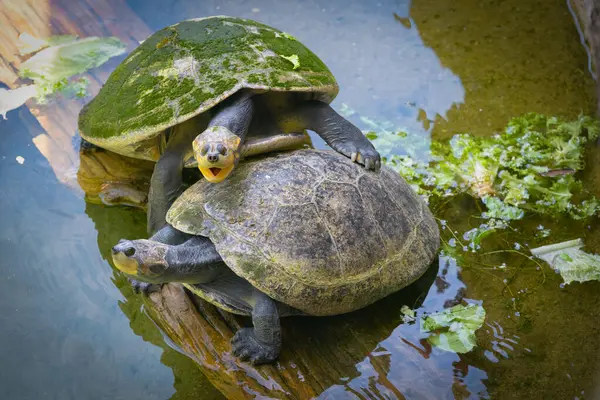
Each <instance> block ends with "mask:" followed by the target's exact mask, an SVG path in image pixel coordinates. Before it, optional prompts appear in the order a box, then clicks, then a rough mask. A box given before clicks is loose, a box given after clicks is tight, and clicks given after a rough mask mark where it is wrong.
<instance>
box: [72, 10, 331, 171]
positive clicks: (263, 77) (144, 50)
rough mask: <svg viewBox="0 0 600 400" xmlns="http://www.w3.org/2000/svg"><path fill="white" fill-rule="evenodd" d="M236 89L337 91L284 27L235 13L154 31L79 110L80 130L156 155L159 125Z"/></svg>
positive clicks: (313, 95) (113, 146)
mask: <svg viewBox="0 0 600 400" xmlns="http://www.w3.org/2000/svg"><path fill="white" fill-rule="evenodd" d="M244 88H246V89H251V90H256V91H258V92H265V91H267V92H268V91H272V92H288V93H295V94H299V97H300V98H302V99H317V100H320V101H323V102H326V103H330V102H331V101H332V100H333V99H334V98H335V96H336V95H337V93H338V90H339V89H338V85H337V82H336V80H335V78H334V76H333V75H332V74H331V72H330V71H329V69H328V68H327V66H326V65H325V64H324V63H323V62H322V61H321V60H320V59H319V58H318V57H317V56H316V55H315V54H314V53H313V52H312V51H310V50H309V49H308V48H307V47H306V46H304V45H303V44H302V43H300V42H299V41H298V40H296V39H295V38H293V37H292V36H290V35H289V34H286V33H284V32H282V31H279V30H277V29H275V28H271V27H269V26H267V25H264V24H261V23H258V22H255V21H251V20H247V19H242V18H233V17H227V16H215V17H208V18H198V19H190V20H186V21H182V22H179V23H177V24H175V25H171V26H169V27H166V28H164V29H161V30H159V31H158V32H156V33H154V34H153V35H151V36H150V37H149V38H148V39H146V40H145V41H144V42H143V43H142V44H141V45H140V46H138V47H137V48H136V49H135V50H134V51H133V52H131V54H129V56H128V57H127V58H126V59H125V60H123V62H121V64H119V66H117V68H116V69H115V70H114V71H113V73H112V74H111V75H110V77H109V78H108V80H107V81H106V83H105V84H104V86H103V87H102V89H101V90H100V92H99V93H98V95H97V96H96V97H95V98H94V99H92V100H91V101H90V102H89V103H88V104H87V105H86V106H85V107H84V108H83V109H82V111H81V113H80V116H79V130H80V134H81V136H82V137H83V138H84V139H86V140H87V141H89V142H91V143H93V144H96V145H97V146H100V147H103V148H106V149H109V150H112V151H114V152H116V153H119V154H122V155H125V156H130V157H135V158H141V159H148V160H154V161H156V160H158V158H159V157H160V154H161V153H162V150H163V149H164V145H165V135H163V134H162V132H163V131H164V130H165V129H167V128H170V127H172V126H175V125H177V124H179V123H181V122H183V121H186V120H188V119H190V118H192V117H194V116H197V115H200V114H203V113H204V112H205V111H207V110H209V109H210V108H211V107H213V106H215V105H216V104H218V103H219V102H221V101H223V100H224V99H226V98H228V97H229V96H231V95H232V94H234V93H235V92H237V91H238V90H240V89H244ZM207 122H208V120H207ZM198 133H201V132H198Z"/></svg>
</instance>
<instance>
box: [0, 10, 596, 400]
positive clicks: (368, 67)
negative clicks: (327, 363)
mask: <svg viewBox="0 0 600 400" xmlns="http://www.w3.org/2000/svg"><path fill="white" fill-rule="evenodd" d="M108 3H109V4H111V6H112V7H114V8H115V9H116V11H117V12H115V13H113V14H111V17H110V18H108V17H103V15H107V13H104V14H102V13H100V14H94V11H93V10H92V11H90V15H91V16H93V18H92V17H90V18H91V19H90V21H92V22H90V23H95V24H100V27H101V29H100V32H101V33H102V32H104V33H103V34H104V35H108V34H109V33H110V32H111V30H110V29H109V28H111V27H114V26H118V25H119V24H123V25H126V24H128V23H129V22H130V21H127V20H122V19H123V18H124V17H121V15H129V14H128V13H125V12H124V10H128V12H130V13H131V12H132V13H135V14H137V15H138V16H139V18H140V19H141V21H142V22H143V24H145V25H146V26H147V28H148V32H152V31H154V30H156V29H159V28H162V27H164V26H165V25H168V24H171V23H175V22H178V21H179V20H182V19H185V18H191V17H202V16H207V15H215V14H225V15H233V16H240V17H246V18H252V19H256V20H258V21H260V22H264V23H267V24H269V25H273V26H275V27H278V28H280V29H283V30H285V31H287V32H289V33H291V34H293V35H294V36H296V37H297V38H298V39H299V40H301V41H302V42H304V43H305V44H306V45H307V46H308V47H310V48H311V49H312V50H313V51H315V53H317V54H318V55H319V56H320V57H321V58H322V59H323V60H324V61H325V62H326V63H327V65H329V66H330V68H331V70H332V72H333V73H334V74H335V76H336V77H337V79H338V81H339V83H340V87H341V90H340V94H339V96H338V98H337V99H336V100H335V102H334V103H333V106H334V107H336V108H337V109H342V106H343V105H344V104H346V105H348V106H349V107H351V108H353V109H355V110H357V111H358V113H359V114H360V116H364V117H368V118H371V119H376V120H386V121H390V122H391V123H392V124H394V125H396V126H398V127H403V128H405V129H408V130H410V131H412V132H417V133H420V134H422V135H423V136H425V137H433V138H434V139H443V138H448V137H450V136H451V135H452V134H454V133H458V132H464V131H467V132H472V133H474V134H477V135H489V134H492V133H493V132H494V131H496V130H499V129H501V128H502V127H503V126H504V125H505V123H506V122H507V120H508V119H509V118H510V117H511V116H515V115H518V114H520V113H523V112H528V111H536V112H542V113H547V114H551V115H563V116H567V117H574V116H576V115H578V114H579V113H580V112H585V113H592V112H593V110H594V109H595V105H594V102H595V99H594V86H593V85H594V82H593V80H592V77H591V75H590V73H589V71H588V70H587V56H586V54H585V51H584V49H583V47H582V46H581V45H580V44H579V37H578V35H577V31H576V29H575V26H574V25H573V22H572V19H571V15H570V14H569V11H568V8H567V6H566V4H565V3H564V2H563V1H550V2H548V1H542V0H529V1H522V0H507V1H503V2H497V1H491V0H488V1H475V0H459V1H449V0H442V1H436V2H426V1H422V0H416V1H413V2H412V3H410V2H408V1H390V0H387V1H380V2H360V1H349V2H348V1H341V0H334V1H325V0H322V1H316V0H313V1H297V2H292V1H285V2H282V1H275V0H272V1H268V0H256V1H216V0H215V1H206V2H197V1H188V0H179V1H175V0H168V1H154V0H152V1H147V0H145V1H141V0H139V1H138V0H129V1H127V2H122V1H116V0H115V1H110V2H108ZM96 6H97V5H96ZM119 7H121V8H119ZM65 8H68V2H64V1H63V2H62V3H60V2H51V3H49V13H50V15H58V14H60V13H64V9H65ZM119 10H120V11H123V12H122V13H121V12H119ZM9 11H10V10H9V8H8V5H5V4H3V5H0V12H7V13H8V12H9ZM80 18H83V17H81V16H80ZM119 18H121V19H119ZM102 24H105V27H102ZM0 29H4V28H0ZM53 29H55V30H56V29H58V28H57V27H56V26H55V27H53ZM52 33H55V34H58V33H61V32H58V31H56V32H52ZM122 39H125V38H122ZM123 57H124V56H123ZM123 57H119V58H118V59H115V60H111V61H110V62H109V63H107V64H106V65H105V66H103V67H102V68H100V69H99V70H98V71H96V76H98V77H104V78H106V76H107V73H108V72H110V71H111V70H112V69H113V68H114V67H115V66H116V65H117V63H118V62H119V61H120V60H122V59H123ZM65 104H66V103H65ZM82 104H83V103H82V102H76V101H72V102H71V103H69V105H68V106H69V107H76V108H78V107H81V105H82ZM32 107H33V106H32ZM65 107H67V105H65ZM34 108H35V107H34ZM40 112H41V114H40ZM43 112H44V109H41V111H36V112H35V113H34V114H32V113H31V112H30V111H29V110H28V109H27V107H26V106H23V107H21V108H20V109H18V110H15V111H12V112H10V113H9V114H8V120H6V121H0V135H1V138H0V156H1V159H0V187H1V188H2V190H0V210H1V213H2V214H1V215H2V217H1V219H0V254H2V257H1V258H0V263H1V269H0V289H1V290H0V319H1V323H0V340H1V343H2V346H1V347H0V360H1V361H0V383H1V384H0V397H1V398H6V399H42V398H44V399H45V398H48V399H70V398H74V399H75V398H77V399H79V398H85V399H96V398H98V399H100V398H113V399H137V398H140V399H142V398H143V399H166V398H181V399H187V398H202V399H219V398H222V396H221V395H220V394H219V392H218V391H217V390H216V389H215V388H214V387H212V386H211V384H210V382H208V380H207V379H206V378H205V377H204V376H203V374H202V373H201V371H200V370H199V369H198V368H196V367H195V365H194V364H193V363H192V362H191V361H190V360H188V359H187V358H186V357H184V356H182V355H180V354H179V353H177V352H176V351H174V350H172V349H171V348H169V347H168V346H167V345H166V344H165V342H164V341H163V339H162V337H161V334H160V333H159V332H158V330H157V329H156V328H155V327H154V326H153V324H152V323H151V321H150V320H149V319H148V318H147V317H146V316H145V314H144V313H143V312H142V311H141V301H140V299H139V297H138V296H137V295H135V294H134V293H133V292H132V290H131V289H130V288H129V286H128V285H127V283H126V281H125V279H124V278H123V276H122V275H120V274H119V273H117V272H115V271H114V270H113V269H112V267H111V266H110V263H109V261H108V260H109V258H110V257H109V251H110V247H111V246H112V245H113V244H114V243H115V242H116V241H117V240H118V239H119V238H121V237H131V238H133V237H142V236H143V235H144V232H145V226H144V224H145V216H144V214H143V213H141V212H139V211H133V210H130V209H126V208H107V207H103V206H98V205H92V204H86V203H85V202H84V200H83V199H82V198H81V196H80V195H79V194H78V193H77V191H74V190H72V189H69V188H67V187H66V186H64V185H62V184H61V183H60V182H59V180H58V179H57V178H56V176H55V174H54V171H53V169H52V168H51V167H50V164H49V163H48V162H47V161H46V159H45V158H44V157H43V156H42V155H41V154H40V152H39V151H38V150H37V148H36V146H35V145H34V144H33V143H32V138H34V137H35V136H37V135H39V134H40V133H43V128H42V127H41V125H40V124H39V122H38V119H36V116H37V118H43V117H44V114H43ZM358 117H359V115H355V116H353V117H352V119H353V121H354V122H356V123H357V124H358V125H359V126H360V127H361V128H367V127H368V126H366V125H365V123H364V122H361V120H360V119H359V118H358ZM317 143H318V145H319V146H322V143H320V142H319V141H317ZM398 151H402V149H398ZM17 156H22V157H23V158H24V159H25V162H24V163H23V164H22V165H21V164H19V163H18V162H16V157H17ZM593 157H596V158H595V159H594V160H595V161H594V160H593V159H592V158H593ZM590 161H591V162H590V165H591V167H590V171H589V172H588V174H587V175H588V176H587V181H586V182H587V184H588V185H590V186H592V185H596V186H595V190H596V193H597V195H600V188H599V186H598V183H599V182H600V178H599V177H600V174H599V173H598V167H596V166H597V165H600V163H599V162H598V161H599V160H598V156H597V154H592V155H591V156H590ZM477 214H478V212H477V209H476V207H475V205H474V204H473V203H472V202H471V201H470V200H469V199H466V200H464V201H463V200H460V199H459V200H457V201H456V202H455V203H453V204H451V205H449V206H448V207H447V208H446V209H444V210H440V211H439V214H438V216H439V217H440V218H444V219H446V220H447V221H448V225H449V226H450V227H452V229H455V230H457V231H460V232H463V231H465V230H467V228H468V227H472V226H476V225H477V224H478V222H477V221H476V220H474V219H473V218H472V217H471V216H472V215H477ZM540 224H543V225H544V226H545V227H548V228H550V229H551V231H552V235H551V236H550V237H549V238H536V237H535V232H536V227H537V226H538V225H540ZM518 227H519V232H517V233H512V232H511V233H509V234H504V235H500V236H499V237H498V238H497V240H493V241H491V242H486V243H485V246H486V249H487V248H489V249H492V248H497V247H498V246H502V247H504V248H505V247H507V245H508V246H510V245H512V243H513V242H519V243H521V244H522V245H524V246H525V245H526V244H530V245H532V246H534V245H536V246H537V245H541V244H545V243H550V242H556V241H560V240H567V239H573V238H576V237H581V238H583V239H584V241H585V242H586V246H587V247H586V248H587V249H588V250H590V251H595V252H600V239H599V238H600V228H599V224H598V223H597V220H595V221H593V222H589V223H586V224H579V223H574V222H572V221H566V220H558V221H553V220H549V219H544V218H530V219H528V220H526V221H524V222H523V223H522V224H520V225H519V226H518ZM445 234H446V235H447V234H448V232H445ZM502 263H506V265H507V268H505V269H498V268H496V269H494V266H499V265H501V264H502ZM486 264H487V265H471V264H461V263H460V262H459V263H458V264H457V263H456V262H455V261H454V260H451V259H445V258H443V259H441V260H440V264H439V271H434V274H433V275H434V276H431V277H430V278H431V279H430V281H429V284H428V285H425V287H419V288H417V289H413V290H421V292H422V295H421V296H420V300H419V304H420V306H421V307H422V308H423V309H424V310H428V311H435V310H440V309H441V308H443V307H444V305H446V306H448V305H452V304H454V303H456V302H457V301H458V300H460V299H468V300H469V301H476V302H483V305H484V307H485V309H486V311H487V319H486V325H485V326H484V328H482V329H481V330H480V331H479V332H478V347H477V348H476V349H475V350H474V351H472V352H470V353H468V354H465V355H455V354H451V353H444V352H442V351H440V350H437V349H429V348H427V347H426V346H425V345H424V344H423V343H421V341H420V339H421V335H420V333H419V332H418V327H416V326H414V325H403V324H401V320H400V313H399V309H400V307H401V305H402V304H400V302H401V301H400V300H399V299H400V297H394V298H392V299H391V300H390V299H387V300H386V301H383V302H381V303H378V304H376V305H375V306H374V307H373V308H371V309H370V310H369V311H367V312H362V313H361V312H359V313H356V314H354V315H351V316H345V317H340V318H333V319H332V320H331V321H330V322H328V321H327V320H322V321H320V322H318V323H317V325H315V326H312V325H310V324H309V325H303V324H304V322H303V321H302V320H298V321H295V320H291V321H287V322H286V323H285V327H286V329H287V330H288V331H290V332H292V331H294V332H299V333H298V334H297V336H298V337H297V338H296V340H297V341H298V340H302V337H303V335H304V336H306V338H307V339H306V340H307V342H306V343H310V340H312V339H314V337H317V338H319V332H320V331H319V330H318V329H321V330H323V331H325V332H326V331H327V324H328V323H329V324H342V323H343V324H347V326H348V329H352V330H353V331H352V332H354V333H355V334H358V335H360V337H361V338H364V345H365V347H366V352H367V353H368V356H366V357H365V358H364V359H363V360H358V361H357V362H356V365H350V366H345V368H346V369H345V370H346V371H353V373H352V374H351V375H349V376H346V377H340V380H339V381H338V382H333V383H332V386H331V387H329V388H324V389H325V390H324V393H323V394H322V396H321V397H322V398H335V399H337V398H367V399H370V398H380V397H383V396H387V397H388V398H402V396H404V397H405V398H414V399H417V398H419V399H420V398H427V397H428V398H478V397H480V398H487V397H493V398H499V399H510V398H576V397H579V398H585V397H589V398H592V394H591V393H592V390H593V383H594V379H595V378H596V375H597V371H598V365H597V363H596V361H597V354H598V353H597V345H596V342H595V340H594V338H597V337H598V336H599V333H600V332H599V331H598V330H599V328H598V326H600V325H599V324H598V321H599V318H598V317H599V313H600V311H599V310H600V301H599V300H598V296H597V293H598V290H599V289H600V285H599V284H598V283H586V284H573V285H571V286H568V287H566V288H564V289H561V288H560V287H559V284H560V282H561V280H560V277H559V276H557V275H555V274H554V273H553V272H551V270H550V269H548V268H543V269H540V270H538V269H536V265H535V264H534V263H532V262H530V261H528V260H527V259H526V258H524V257H522V256H519V255H516V254H503V255H497V256H494V257H490V258H489V260H487V263H486ZM435 275H437V276H435ZM432 282H433V283H434V284H433V285H431V283H432ZM373 314H375V315H376V320H377V321H378V324H379V326H380V327H384V328H381V329H380V330H374V329H373V328H372V325H371V321H373V319H372V318H374V317H373V316H372V315H373ZM313 328H314V329H317V330H311V329H313ZM382 332H385V334H383V333H382ZM313 336H314V337H313ZM302 345H303V344H300V346H302ZM306 345H308V344H306ZM342 378H344V379H342ZM582 393H583V394H582ZM378 396H380V397H378Z"/></svg>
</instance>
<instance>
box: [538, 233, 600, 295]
mask: <svg viewBox="0 0 600 400" xmlns="http://www.w3.org/2000/svg"><path fill="white" fill-rule="evenodd" d="M582 247H583V241H582V240H581V239H575V240H569V241H566V242H561V243H554V244H549V245H546V246H542V247H537V248H535V249H531V254H533V255H534V256H535V257H537V258H540V259H542V260H544V261H546V262H547V263H548V264H549V265H550V266H551V267H552V268H553V269H554V270H555V271H558V273H560V276H561V277H562V278H563V280H564V283H565V285H568V284H569V283H571V282H586V281H591V280H600V255H597V254H589V253H586V252H585V251H583V250H581V248H582Z"/></svg>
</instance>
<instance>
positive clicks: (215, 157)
mask: <svg viewBox="0 0 600 400" xmlns="http://www.w3.org/2000/svg"><path fill="white" fill-rule="evenodd" d="M206 158H207V159H208V161H210V162H212V163H216V162H217V161H219V155H218V154H209V155H208V156H207V157H206Z"/></svg>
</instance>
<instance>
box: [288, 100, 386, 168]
mask: <svg viewBox="0 0 600 400" xmlns="http://www.w3.org/2000/svg"><path fill="white" fill-rule="evenodd" d="M281 124H282V125H283V129H284V130H285V131H290V130H291V131H298V129H300V130H302V129H309V130H311V131H314V132H316V133H317V134H318V135H319V136H321V137H322V138H323V140H325V142H326V143H327V144H328V145H329V146H330V147H331V148H332V149H334V150H335V151H337V152H338V153H341V154H343V155H345V156H346V157H348V158H350V159H351V160H352V161H353V162H357V163H359V164H362V165H364V166H365V167H366V168H367V169H370V170H375V171H378V170H379V169H380V168H381V157H380V155H379V153H378V152H377V150H375V147H374V146H373V144H372V143H371V142H370V141H369V139H367V138H366V137H365V135H363V133H362V132H361V131H360V129H358V128H357V127H356V126H354V125H353V124H352V123H351V122H350V121H348V120H347V119H345V118H344V117H342V116H341V115H339V114H338V113H337V112H335V110H334V109H333V108H331V107H330V106H329V105H328V104H325V103H323V102H321V101H317V100H311V101H307V102H305V103H302V104H300V105H299V106H298V107H297V108H296V109H295V110H293V111H292V112H290V113H288V114H286V115H284V116H282V121H281Z"/></svg>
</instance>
